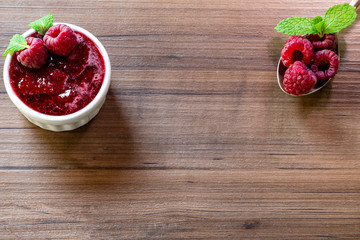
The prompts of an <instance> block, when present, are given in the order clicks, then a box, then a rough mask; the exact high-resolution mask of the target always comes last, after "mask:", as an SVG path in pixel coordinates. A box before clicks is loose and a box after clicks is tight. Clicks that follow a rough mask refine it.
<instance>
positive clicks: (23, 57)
mask: <svg viewBox="0 0 360 240" xmlns="http://www.w3.org/2000/svg"><path fill="white" fill-rule="evenodd" d="M26 42H27V44H28V45H29V46H30V47H29V48H26V49H24V50H22V51H19V52H16V59H17V60H18V61H19V62H20V63H21V64H22V65H24V66H25V67H28V68H41V67H42V66H43V65H44V64H45V63H46V61H47V58H48V51H47V49H46V47H45V45H44V42H43V41H42V40H41V39H39V38H33V37H28V38H26Z"/></svg>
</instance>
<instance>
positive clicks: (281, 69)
mask: <svg viewBox="0 0 360 240" xmlns="http://www.w3.org/2000/svg"><path fill="white" fill-rule="evenodd" d="M350 5H351V6H354V7H355V8H357V7H358V6H359V5H360V0H352V1H351V2H350ZM338 39H339V38H338V34H336V36H335V44H336V48H335V53H336V54H337V55H338V57H339V60H340V50H339V49H340V46H339V40H338ZM286 69H287V68H286V67H285V66H284V64H283V63H282V61H281V57H280V59H279V63H278V66H277V79H278V84H279V87H280V89H281V90H282V91H283V92H284V93H286V94H287V95H290V96H305V95H309V94H312V93H314V92H317V91H319V90H320V89H321V88H323V87H324V86H325V85H326V84H328V83H329V82H330V81H331V80H332V78H330V79H328V80H326V81H318V82H317V83H316V85H315V87H314V88H313V89H312V90H310V91H309V92H307V93H304V94H300V95H293V94H290V93H287V92H286V91H285V89H284V85H283V81H284V74H285V71H286Z"/></svg>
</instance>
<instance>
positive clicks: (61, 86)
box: [9, 31, 105, 115]
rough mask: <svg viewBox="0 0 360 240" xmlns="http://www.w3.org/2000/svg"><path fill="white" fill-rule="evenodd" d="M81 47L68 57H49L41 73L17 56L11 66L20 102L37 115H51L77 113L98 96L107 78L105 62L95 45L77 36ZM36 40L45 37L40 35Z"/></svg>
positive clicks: (13, 58) (13, 83)
mask: <svg viewBox="0 0 360 240" xmlns="http://www.w3.org/2000/svg"><path fill="white" fill-rule="evenodd" d="M75 34H76V36H77V46H76V47H75V48H74V50H73V51H72V52H71V53H70V54H69V55H68V56H67V57H61V56H57V55H54V54H51V53H49V58H48V61H47V63H46V64H45V65H44V66H43V67H41V68H40V69H31V68H27V67H24V66H23V65H21V64H20V63H19V62H18V61H17V59H16V56H15V54H14V55H13V57H12V59H11V63H10V66H9V75H10V82H11V85H12V87H13V89H14V90H15V92H16V94H17V95H18V96H19V98H20V99H21V100H22V101H23V102H24V103H25V104H26V105H27V106H29V107H30V108H32V109H34V110H35V111H38V112H41V113H44V114H48V115H66V114H70V113H74V112H76V111H78V110H80V109H82V108H84V107H85V106H86V105H88V104H89V103H90V102H91V101H92V100H93V99H94V98H95V96H96V95H97V93H98V92H99V89H100V87H101V85H102V83H103V80H104V75H105V63H104V59H103V57H102V55H101V53H100V51H99V49H98V48H97V47H96V45H95V44H94V42H93V41H92V40H91V39H89V38H88V37H86V36H85V35H84V34H82V33H80V32H76V31H75ZM31 36H32V37H39V38H41V36H40V35H39V34H37V33H35V34H33V35H31Z"/></svg>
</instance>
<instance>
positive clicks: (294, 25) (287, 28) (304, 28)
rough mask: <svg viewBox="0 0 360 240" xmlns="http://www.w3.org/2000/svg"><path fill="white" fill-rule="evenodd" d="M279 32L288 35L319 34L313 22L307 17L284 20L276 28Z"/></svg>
mask: <svg viewBox="0 0 360 240" xmlns="http://www.w3.org/2000/svg"><path fill="white" fill-rule="evenodd" d="M275 29H276V30H277V31H278V32H282V33H285V34H288V35H302V34H317V31H316V29H315V27H314V23H313V20H311V19H310V18H306V17H291V18H287V19H284V20H282V21H281V22H279V23H278V25H277V26H276V27H275Z"/></svg>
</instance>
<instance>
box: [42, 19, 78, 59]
mask: <svg viewBox="0 0 360 240" xmlns="http://www.w3.org/2000/svg"><path fill="white" fill-rule="evenodd" d="M44 43H45V45H46V47H47V48H48V49H49V51H50V52H51V53H53V54H56V55H59V56H67V55H69V53H70V52H71V51H72V50H73V49H74V47H75V45H76V43H77V40H76V35H75V33H74V31H73V30H72V29H71V28H70V27H69V26H67V25H65V24H57V25H54V26H52V27H51V28H49V30H48V31H47V32H46V34H45V36H44Z"/></svg>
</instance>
